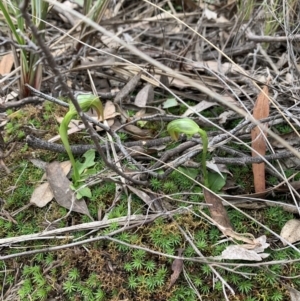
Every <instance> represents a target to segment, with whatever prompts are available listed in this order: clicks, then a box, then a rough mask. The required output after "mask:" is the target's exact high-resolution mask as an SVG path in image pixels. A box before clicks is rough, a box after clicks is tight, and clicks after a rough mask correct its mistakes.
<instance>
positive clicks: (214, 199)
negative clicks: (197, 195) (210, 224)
mask: <svg viewBox="0 0 300 301" xmlns="http://www.w3.org/2000/svg"><path fill="white" fill-rule="evenodd" d="M203 193H204V198H205V202H206V203H207V204H209V205H210V206H208V209H209V212H210V215H211V217H212V219H213V220H214V221H215V222H216V225H217V226H218V225H220V226H222V227H224V228H225V229H232V226H231V223H230V220H229V217H228V214H227V211H226V209H225V207H224V205H223V203H222V199H221V198H220V197H219V196H217V195H214V194H213V193H211V192H210V191H209V190H207V189H205V188H204V187H203ZM219 229H220V230H221V231H222V232H223V228H219ZM224 234H225V233H224Z"/></svg>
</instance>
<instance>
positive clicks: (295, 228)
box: [280, 219, 300, 246]
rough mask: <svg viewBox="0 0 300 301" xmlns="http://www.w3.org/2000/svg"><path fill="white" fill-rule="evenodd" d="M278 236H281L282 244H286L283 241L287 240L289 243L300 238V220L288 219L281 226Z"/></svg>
mask: <svg viewBox="0 0 300 301" xmlns="http://www.w3.org/2000/svg"><path fill="white" fill-rule="evenodd" d="M280 236H281V237H282V238H283V239H282V240H281V241H282V243H283V245H284V246H286V245H287V243H286V242H285V240H286V241H288V242H290V243H291V244H292V243H294V242H296V241H299V240H300V220H298V219H290V220H289V221H288V222H287V223H286V224H285V225H284V226H283V228H282V230H281V232H280Z"/></svg>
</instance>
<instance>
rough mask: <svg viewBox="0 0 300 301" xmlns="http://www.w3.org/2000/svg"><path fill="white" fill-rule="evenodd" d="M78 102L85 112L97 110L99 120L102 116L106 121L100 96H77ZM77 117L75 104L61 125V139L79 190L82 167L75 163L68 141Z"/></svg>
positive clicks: (75, 186)
mask: <svg viewBox="0 0 300 301" xmlns="http://www.w3.org/2000/svg"><path fill="white" fill-rule="evenodd" d="M77 101H78V104H79V106H80V108H81V109H82V111H83V112H87V111H88V110H90V109H95V111H96V112H97V116H98V119H99V117H100V116H101V117H102V120H104V117H103V106H102V102H101V101H100V99H99V97H98V96H95V95H94V94H81V95H78V96H77ZM76 116H77V111H76V109H75V107H74V105H73V104H70V107H69V111H68V112H67V114H66V115H65V116H64V119H63V121H62V123H61V124H60V127H59V135H60V138H61V140H62V142H63V144H64V147H65V149H66V151H67V154H68V156H69V158H70V161H71V164H72V167H73V175H72V180H73V187H74V188H75V189H78V188H79V182H80V174H81V172H82V171H81V170H80V165H79V164H77V162H75V159H74V156H73V153H72V151H71V147H70V144H69V139H68V126H69V124H70V122H71V120H72V119H74V118H75V117H76Z"/></svg>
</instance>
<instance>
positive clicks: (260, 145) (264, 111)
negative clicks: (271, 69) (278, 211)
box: [251, 83, 269, 192]
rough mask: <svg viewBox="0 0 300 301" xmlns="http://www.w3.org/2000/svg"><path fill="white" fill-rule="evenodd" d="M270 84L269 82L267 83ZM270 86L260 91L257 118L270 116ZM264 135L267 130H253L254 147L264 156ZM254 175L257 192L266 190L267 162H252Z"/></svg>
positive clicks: (255, 115) (253, 155)
mask: <svg viewBox="0 0 300 301" xmlns="http://www.w3.org/2000/svg"><path fill="white" fill-rule="evenodd" d="M267 84H268V83H267ZM268 94H269V90H268V86H267V85H266V86H264V88H263V90H262V91H261V92H260V93H259V95H258V97H257V100H256V103H255V106H254V109H253V117H254V118H255V119H256V120H260V119H263V118H266V117H268V116H269V99H268ZM264 135H266V131H262V130H261V129H260V128H259V127H255V128H254V129H253V130H252V131H251V141H252V145H251V146H252V149H253V150H255V151H256V152H257V153H258V154H260V155H262V156H264V155H265V154H266V142H265V138H264ZM256 152H254V151H252V157H257V156H258V154H257V153H256ZM252 170H253V177H254V188H255V192H263V191H265V190H266V179H265V163H264V162H262V163H259V164H257V163H254V164H252Z"/></svg>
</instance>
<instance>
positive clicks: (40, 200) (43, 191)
mask: <svg viewBox="0 0 300 301" xmlns="http://www.w3.org/2000/svg"><path fill="white" fill-rule="evenodd" d="M40 161H41V160H37V159H32V160H31V162H32V163H33V164H34V165H35V166H37V167H41V166H40V164H41V162H43V161H41V162H40ZM44 163H45V165H44V164H42V167H41V168H43V169H45V170H46V167H47V163H46V162H44ZM38 165H39V166H38ZM60 167H61V168H62V170H63V173H64V175H67V174H68V173H69V172H70V170H71V162H70V161H64V162H61V163H60ZM45 179H46V174H44V175H43V176H42V179H41V181H44V180H45ZM52 199H53V193H52V190H51V189H50V185H49V183H48V182H46V183H43V184H41V185H39V186H38V187H36V188H35V189H34V191H33V193H32V195H31V198H30V204H33V205H36V206H37V207H40V208H42V207H44V206H46V205H47V204H48V203H49V202H51V200H52Z"/></svg>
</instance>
